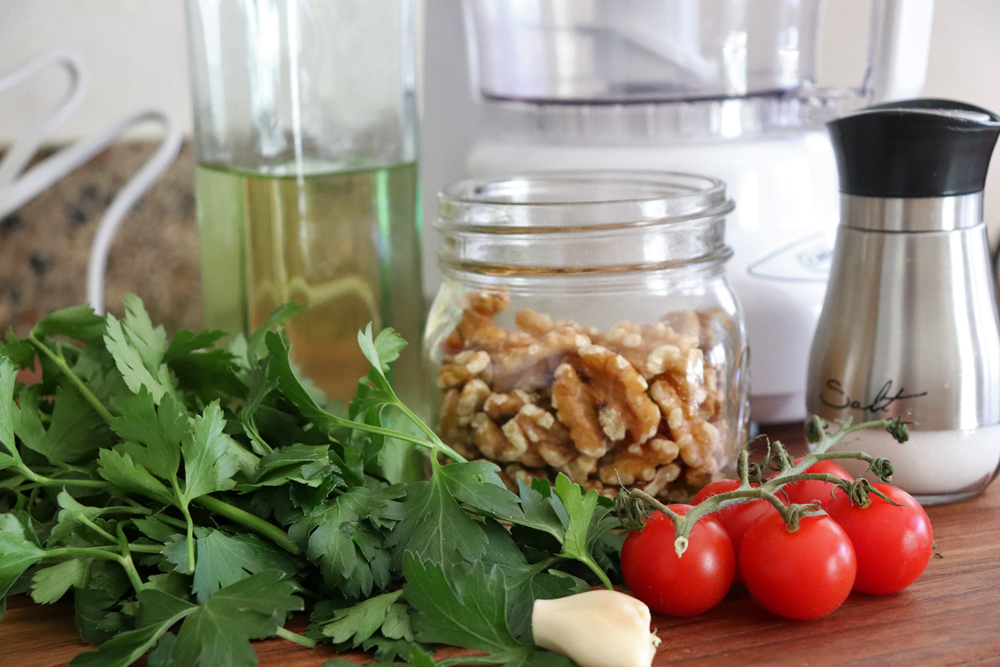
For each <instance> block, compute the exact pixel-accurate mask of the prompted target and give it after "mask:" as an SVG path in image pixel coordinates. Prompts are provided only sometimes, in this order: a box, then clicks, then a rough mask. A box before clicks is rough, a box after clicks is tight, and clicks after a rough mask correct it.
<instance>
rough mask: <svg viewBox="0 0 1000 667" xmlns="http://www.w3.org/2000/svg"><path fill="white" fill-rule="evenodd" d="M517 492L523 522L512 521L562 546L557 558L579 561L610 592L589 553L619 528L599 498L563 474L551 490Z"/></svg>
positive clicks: (536, 488) (541, 486)
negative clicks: (519, 495) (550, 538)
mask: <svg viewBox="0 0 1000 667" xmlns="http://www.w3.org/2000/svg"><path fill="white" fill-rule="evenodd" d="M520 492H521V500H522V506H523V507H524V518H516V517H515V518H513V519H511V521H512V522H513V523H515V524H517V525H519V526H524V527H526V528H532V529H534V530H538V531H541V532H544V533H547V534H548V535H551V536H552V537H554V538H555V539H556V540H557V541H558V542H559V544H561V545H562V550H561V551H560V552H559V554H558V555H559V556H561V557H563V558H571V559H573V560H577V561H580V562H581V563H583V564H584V565H586V566H587V567H588V568H590V570H591V571H592V572H593V573H594V574H595V575H596V576H597V578H598V579H600V580H601V583H603V584H604V585H605V586H606V587H607V588H611V581H610V580H609V579H608V576H607V574H606V573H605V568H602V567H601V566H600V565H598V564H597V562H596V560H595V559H594V556H593V553H592V552H593V548H594V545H595V544H596V543H597V542H598V541H599V540H602V539H603V538H604V537H605V536H606V535H607V534H608V532H609V531H610V530H612V529H614V528H617V527H618V526H620V525H621V524H620V522H619V521H618V519H616V518H615V517H614V514H613V513H612V511H611V508H610V507H607V506H605V505H603V504H601V502H600V494H598V493H597V491H594V490H591V491H585V490H584V488H583V487H581V486H580V485H578V484H574V483H573V482H572V481H570V479H569V477H567V476H566V475H564V474H562V473H560V474H559V475H558V476H557V477H556V483H555V487H554V488H553V487H548V485H544V484H539V485H532V486H531V487H528V486H527V485H525V484H521V485H520ZM556 519H558V523H557V522H556Z"/></svg>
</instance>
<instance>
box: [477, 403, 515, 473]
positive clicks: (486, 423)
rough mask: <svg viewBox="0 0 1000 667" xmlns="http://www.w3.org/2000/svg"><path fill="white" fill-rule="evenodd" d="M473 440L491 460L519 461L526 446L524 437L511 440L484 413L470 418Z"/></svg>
mask: <svg viewBox="0 0 1000 667" xmlns="http://www.w3.org/2000/svg"><path fill="white" fill-rule="evenodd" d="M472 435H473V442H475V444H476V447H477V448H478V449H479V451H480V452H482V454H483V456H485V457H486V458H488V459H490V460H492V461H505V462H510V461H520V460H521V457H522V456H524V453H525V452H526V451H527V449H528V446H527V443H526V441H525V439H524V438H517V439H515V440H511V439H510V438H509V437H508V435H507V434H506V433H505V432H504V431H502V430H501V429H500V427H499V426H497V425H496V423H495V422H494V421H493V420H492V419H490V418H489V416H487V415H486V414H485V413H483V412H480V413H478V414H477V415H476V416H475V417H473V418H472Z"/></svg>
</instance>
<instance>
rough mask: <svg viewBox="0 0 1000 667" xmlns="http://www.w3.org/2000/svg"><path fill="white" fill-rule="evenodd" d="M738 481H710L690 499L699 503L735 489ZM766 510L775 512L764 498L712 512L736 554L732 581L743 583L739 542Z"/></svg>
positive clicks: (694, 503) (694, 502) (737, 486)
mask: <svg viewBox="0 0 1000 667" xmlns="http://www.w3.org/2000/svg"><path fill="white" fill-rule="evenodd" d="M739 486H740V483H739V482H738V481H737V480H735V479H720V480H718V481H716V482H712V483H710V484H708V485H707V486H705V487H704V488H702V490H701V491H699V492H698V493H697V494H696V495H695V497H694V500H692V501H691V503H692V504H693V505H697V504H699V503H701V502H702V501H703V500H705V499H707V498H711V497H712V496H717V495H719V494H720V493H729V492H730V491H735V490H736V489H737V488H739ZM751 486H753V487H757V486H759V485H758V484H751ZM767 512H775V513H777V510H776V509H774V505H772V504H771V503H770V502H768V501H767V500H764V499H760V500H752V501H750V502H748V503H741V504H738V505H732V506H730V507H726V508H724V509H721V510H719V511H718V512H713V513H712V515H711V516H712V518H713V519H715V520H716V521H718V522H719V523H721V524H722V527H723V528H725V529H726V534H727V535H729V539H730V541H732V543H733V553H735V554H736V570H735V572H734V573H733V581H735V582H736V583H738V584H742V583H743V574H742V573H741V572H740V562H739V556H740V544H741V543H742V542H743V534H744V533H745V532H746V529H747V528H748V527H749V526H750V524H751V523H753V522H754V521H755V520H756V519H757V517H759V516H761V515H762V514H766V513H767Z"/></svg>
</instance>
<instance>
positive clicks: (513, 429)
mask: <svg viewBox="0 0 1000 667" xmlns="http://www.w3.org/2000/svg"><path fill="white" fill-rule="evenodd" d="M526 428H527V429H528V431H526V430H525V429H526ZM530 429H531V425H530V424H526V423H525V422H522V421H521V420H518V419H517V418H516V417H515V418H514V419H511V420H510V421H509V422H507V423H506V424H504V425H503V426H501V427H500V430H501V431H503V434H504V436H506V438H507V440H509V441H510V442H511V443H512V444H513V445H514V446H515V447H516V448H517V450H518V451H519V452H520V454H519V455H518V456H517V457H516V458H512V459H507V460H509V461H510V460H513V461H520V462H521V463H523V464H524V465H526V466H530V467H532V468H540V467H542V466H544V465H545V459H543V458H542V455H541V453H540V452H539V451H538V443H537V442H535V441H534V440H532V439H531V438H530V437H529V436H528V433H532V434H533V433H534V432H533V431H531V430H530Z"/></svg>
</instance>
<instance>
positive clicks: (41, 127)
mask: <svg viewBox="0 0 1000 667" xmlns="http://www.w3.org/2000/svg"><path fill="white" fill-rule="evenodd" d="M54 65H62V66H63V67H64V68H66V71H67V72H68V73H69V75H70V90H69V94H67V95H66V99H65V100H63V102H62V103H61V104H60V105H59V106H58V107H57V108H56V109H55V111H53V112H52V113H51V114H49V115H48V116H43V117H42V118H40V119H39V120H38V121H37V122H36V123H35V124H34V125H32V126H31V127H29V128H28V130H27V132H25V133H24V134H22V135H21V136H20V137H18V138H17V139H16V140H15V141H14V143H13V144H11V145H10V147H9V148H8V149H7V151H6V152H5V153H4V156H3V159H2V160H0V218H3V217H5V216H6V215H8V214H9V213H10V212H11V211H13V210H15V209H17V208H18V207H19V205H15V206H12V204H11V201H12V200H11V199H10V195H9V194H8V190H9V189H10V188H11V186H12V185H13V184H14V179H15V178H17V176H18V174H20V173H21V171H22V170H23V169H24V167H25V166H26V165H27V164H28V162H30V161H31V158H32V156H34V154H35V152H36V151H37V150H38V147H39V146H40V145H41V144H42V142H43V141H45V139H46V138H48V136H49V135H51V134H52V133H53V132H54V131H55V130H56V129H58V128H59V127H60V126H61V125H62V124H63V123H65V122H66V120H67V119H68V118H69V117H70V116H72V115H73V113H74V112H75V111H76V110H77V109H78V108H79V106H80V104H81V103H82V102H83V98H84V97H85V96H86V95H87V88H88V87H89V85H90V80H89V77H88V76H87V68H86V66H85V65H84V64H83V61H82V60H80V58H79V56H77V55H76V54H73V53H69V52H67V51H52V52H49V53H43V54H42V55H40V56H38V57H36V58H33V59H32V60H30V61H29V62H27V63H25V64H24V65H22V66H21V67H20V68H18V69H16V70H14V71H13V72H11V73H10V74H7V75H6V76H3V77H0V95H2V94H4V93H6V92H7V91H9V90H11V89H12V88H16V87H17V86H19V85H20V84H22V83H24V82H25V81H27V80H28V79H30V78H31V77H33V76H35V75H36V74H38V73H39V72H41V71H42V70H45V69H48V68H49V67H52V66H54ZM29 199H30V198H29Z"/></svg>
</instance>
